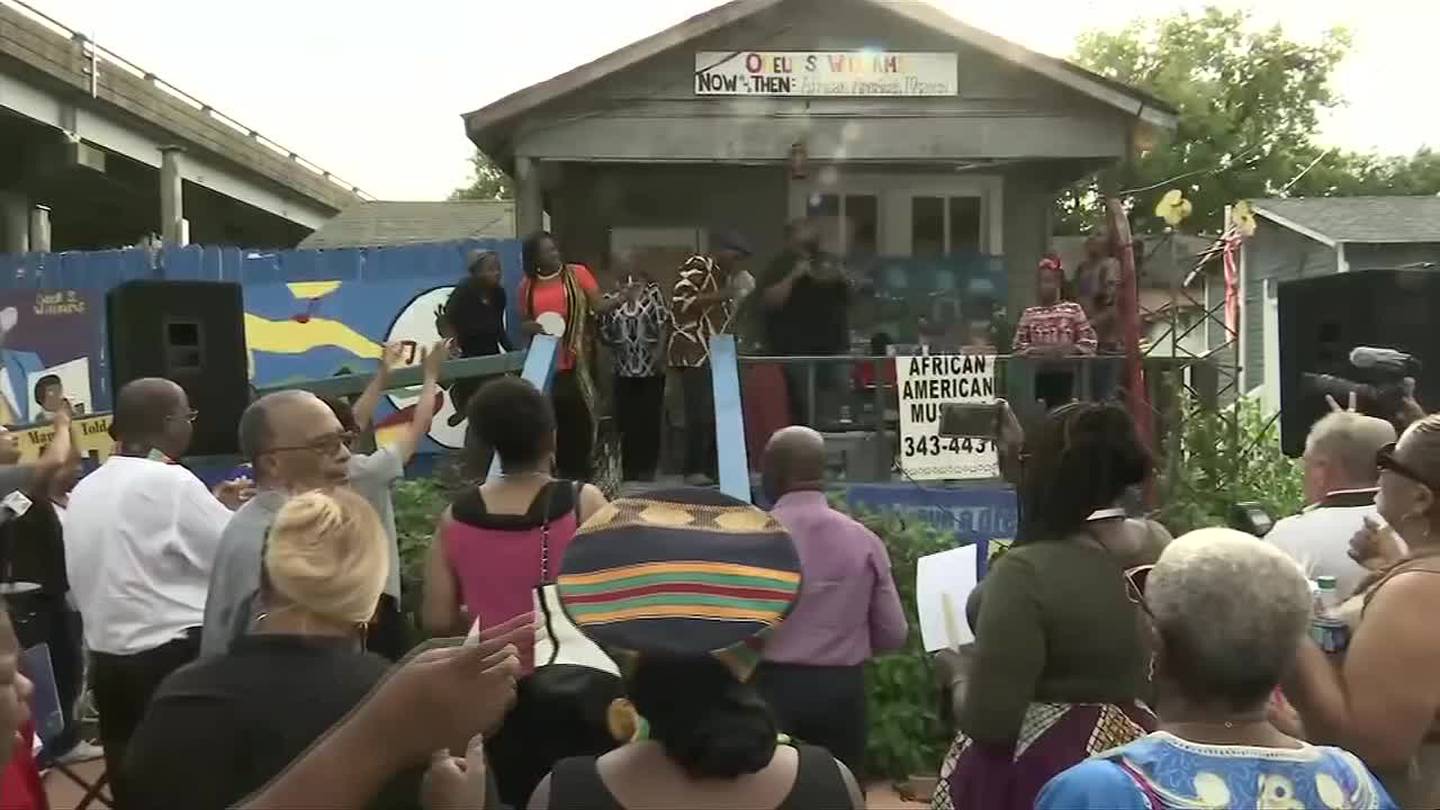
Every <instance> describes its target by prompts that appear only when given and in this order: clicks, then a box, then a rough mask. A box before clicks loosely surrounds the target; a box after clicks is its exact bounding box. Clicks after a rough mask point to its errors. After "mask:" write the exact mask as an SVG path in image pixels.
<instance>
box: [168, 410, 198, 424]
mask: <svg viewBox="0 0 1440 810" xmlns="http://www.w3.org/2000/svg"><path fill="white" fill-rule="evenodd" d="M199 418H200V412H199V411H197V410H195V409H193V408H192V409H190V410H189V411H187V412H186V413H183V414H171V415H170V416H167V417H165V419H166V420H167V421H172V420H175V419H184V420H185V421H186V422H189V423H190V424H192V425H193V424H195V420H196V419H199Z"/></svg>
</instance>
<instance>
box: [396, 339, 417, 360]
mask: <svg viewBox="0 0 1440 810" xmlns="http://www.w3.org/2000/svg"><path fill="white" fill-rule="evenodd" d="M400 348H401V350H402V351H403V352H404V354H403V355H402V358H403V359H404V361H405V365H407V366H413V365H415V352H416V351H417V350H418V349H419V348H420V344H419V343H417V342H415V341H413V340H402V341H400Z"/></svg>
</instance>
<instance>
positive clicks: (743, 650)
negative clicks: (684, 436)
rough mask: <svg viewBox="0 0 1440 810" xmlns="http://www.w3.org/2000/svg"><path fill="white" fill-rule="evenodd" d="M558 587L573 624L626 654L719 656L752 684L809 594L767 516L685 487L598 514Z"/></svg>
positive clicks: (569, 555)
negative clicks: (803, 593)
mask: <svg viewBox="0 0 1440 810" xmlns="http://www.w3.org/2000/svg"><path fill="white" fill-rule="evenodd" d="M557 587H558V589H559V592H560V602H561V604H562V605H563V606H564V609H565V613H566V615H568V616H569V617H570V620H571V621H572V622H574V623H575V626H576V627H577V628H579V629H580V631H581V632H583V633H585V634H586V635H587V636H589V637H590V638H592V639H593V640H594V641H595V642H596V643H597V644H599V645H600V646H601V647H604V648H605V649H606V650H607V651H609V652H610V653H611V654H612V655H615V656H616V657H617V660H622V661H623V660H624V659H625V658H626V657H627V656H633V655H646V654H651V655H665V656H668V657H693V656H701V655H713V656H715V657H716V658H719V659H720V660H721V661H722V662H723V663H724V664H725V665H726V666H728V667H729V668H730V670H731V671H732V672H734V673H735V674H736V676H737V677H739V678H741V679H742V680H743V679H744V678H747V677H748V676H749V674H750V672H752V671H753V670H754V667H755V664H756V663H758V662H759V658H760V649H761V646H762V645H763V642H764V639H765V637H766V636H767V635H768V634H769V633H770V632H771V631H772V630H773V628H774V627H775V626H776V625H778V624H779V623H780V622H781V621H782V620H783V619H784V618H785V616H786V615H787V614H788V613H789V611H790V608H791V606H792V605H793V604H794V602H795V599H796V597H797V596H798V595H799V593H800V560H799V557H798V556H797V555H796V552H795V546H794V544H793V543H792V542H791V541H790V536H789V535H788V534H786V533H785V530H784V529H783V528H782V527H781V526H780V524H779V523H778V522H776V521H775V519H774V518H772V517H771V516H770V515H768V514H766V513H765V512H763V511H761V510H759V509H756V508H755V507H753V506H751V505H749V504H747V503H744V502H743V501H738V500H735V499H734V498H730V497H727V496H725V495H721V494H720V493H718V492H714V491H711V490H702V489H678V490H669V491H664V492H657V493H653V494H651V495H648V496H647V497H644V498H628V499H621V500H618V501H615V502H614V503H612V504H609V505H608V506H606V507H605V508H603V509H601V510H600V511H599V512H597V513H596V514H595V515H594V516H593V517H592V518H591V519H590V520H589V521H587V522H586V524H585V525H584V526H583V527H581V529H580V531H579V533H577V534H576V536H575V539H574V540H573V541H571V543H570V546H569V548H568V549H567V550H566V552H565V561H564V563H563V565H562V569H561V573H560V577H559V580H558V582H557Z"/></svg>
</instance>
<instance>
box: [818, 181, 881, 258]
mask: <svg viewBox="0 0 1440 810" xmlns="http://www.w3.org/2000/svg"><path fill="white" fill-rule="evenodd" d="M805 213H806V216H808V217H809V218H810V220H811V221H812V222H814V223H815V227H816V229H817V230H818V231H819V232H820V248H821V249H822V250H824V251H827V252H829V253H834V254H836V255H838V256H850V255H863V256H873V255H875V254H876V253H878V252H879V245H880V199H879V198H878V197H876V196H875V195H873V194H846V195H843V196H842V195H839V194H811V195H810V199H809V202H808V204H807V205H806V209H805Z"/></svg>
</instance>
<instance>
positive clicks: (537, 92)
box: [463, 0, 1176, 140]
mask: <svg viewBox="0 0 1440 810" xmlns="http://www.w3.org/2000/svg"><path fill="white" fill-rule="evenodd" d="M785 2H787V0H731V2H728V3H725V4H723V5H720V6H717V7H715V8H713V9H711V10H709V11H707V12H704V13H702V14H697V15H696V16H694V17H691V18H690V19H688V20H686V21H684V22H682V23H680V24H679V25H675V26H671V27H670V28H667V29H665V30H664V31H661V32H660V33H658V34H654V35H651V36H648V37H646V38H644V39H641V40H638V41H636V42H633V43H631V44H630V45H627V46H625V47H624V48H621V49H620V50H618V51H613V52H611V53H609V54H607V55H605V56H602V57H600V58H599V59H596V60H595V61H593V62H590V63H589V64H585V65H581V66H580V67H577V68H575V69H573V70H570V71H567V72H565V73H562V74H560V75H559V76H556V77H555V78H553V79H549V80H547V81H543V82H541V83H539V84H536V85H532V86H530V87H527V88H525V89H523V90H519V91H517V92H514V93H511V94H510V95H508V96H505V97H504V98H502V99H500V100H499V101H496V102H494V103H492V104H489V105H487V106H485V107H482V108H481V109H478V110H475V111H474V112H470V113H466V114H465V115H464V116H463V117H464V119H465V127H466V131H467V132H468V133H470V137H471V139H472V140H475V139H476V135H477V133H479V132H480V131H482V130H485V129H488V128H490V127H494V126H496V125H497V124H501V123H503V122H505V121H508V120H510V119H513V118H515V117H517V116H520V115H522V114H524V113H526V112H529V111H530V110H532V109H534V108H536V107H539V106H541V105H543V104H546V103H548V102H551V101H554V100H555V99H557V98H560V97H561V96H564V95H568V94H569V93H572V92H574V91H576V90H579V89H580V88H582V87H584V86H586V85H588V84H590V83H592V82H596V81H599V80H601V79H603V78H605V77H607V76H610V75H612V74H614V73H617V72H619V71H622V70H625V69H626V68H630V67H633V66H635V65H637V64H639V63H641V62H643V61H645V60H647V59H650V58H652V57H654V56H658V55H660V54H661V53H664V52H665V51H668V50H670V49H672V48H676V47H679V46H682V45H684V44H685V43H687V42H691V41H693V40H695V39H698V38H700V37H703V36H705V35H706V34H709V33H711V32H714V31H717V30H719V29H721V28H724V27H726V26H729V25H732V24H734V23H737V22H740V21H741V20H743V19H745V18H746V17H749V16H751V15H753V14H757V13H759V12H762V11H765V10H767V9H770V8H774V7H776V6H779V5H781V4H783V3H785ZM858 2H861V3H865V4H869V5H872V6H875V7H878V8H881V9H884V10H885V11H888V12H891V13H894V14H899V15H900V16H903V17H905V18H907V19H909V20H911V21H913V22H916V23H918V24H920V25H923V26H926V27H928V28H931V29H934V30H936V31H939V32H941V33H943V34H946V35H948V36H950V37H953V38H954V39H956V40H959V41H961V42H963V43H965V44H967V45H970V46H972V47H974V48H977V49H979V50H981V51H984V52H986V53H989V54H991V55H993V56H995V57H998V58H1000V59H1003V60H1006V61H1008V62H1012V63H1014V64H1016V65H1019V66H1021V67H1024V68H1028V69H1030V70H1032V71H1034V72H1036V73H1039V74H1040V75H1042V76H1045V77H1047V78H1049V79H1052V80H1054V81H1056V82H1059V83H1060V84H1062V85H1065V86H1067V87H1069V88H1071V89H1072V90H1075V91H1077V92H1080V93H1082V94H1084V95H1087V96H1090V97H1091V98H1094V99H1096V100H1097V101H1100V102H1103V103H1105V104H1109V105H1110V106H1112V107H1115V108H1117V109H1119V110H1121V111H1123V112H1124V113H1126V114H1128V115H1133V116H1137V117H1139V118H1140V120H1142V121H1144V122H1145V123H1147V124H1150V125H1151V126H1154V127H1158V128H1161V129H1174V128H1175V122H1176V110H1175V108H1174V107H1173V106H1171V105H1170V104H1168V103H1166V102H1164V101H1162V100H1160V99H1158V98H1156V97H1155V96H1152V95H1150V94H1148V93H1144V92H1142V91H1140V90H1137V89H1135V88H1133V87H1130V86H1128V85H1125V84H1123V83H1121V82H1117V81H1115V80H1113V79H1109V78H1106V77H1104V76H1101V75H1099V74H1098V73H1092V72H1091V71H1088V70H1086V69H1084V68H1082V67H1080V66H1079V65H1076V64H1073V63H1071V62H1067V61H1065V60H1064V59H1057V58H1055V57H1053V56H1046V55H1044V54H1041V53H1036V52H1035V51H1032V50H1029V49H1028V48H1024V47H1021V46H1020V45H1017V44H1015V43H1013V42H1010V41H1009V40H1006V39H1003V38H1001V37H998V36H995V35H994V34H991V33H988V32H986V31H982V30H980V29H979V28H975V27H974V26H971V25H967V24H965V23H963V22H961V21H959V20H957V19H955V18H954V17H951V16H950V15H949V14H946V13H945V12H943V11H941V10H939V9H937V8H935V7H934V6H931V5H930V4H929V3H925V2H922V1H921V0H858Z"/></svg>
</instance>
